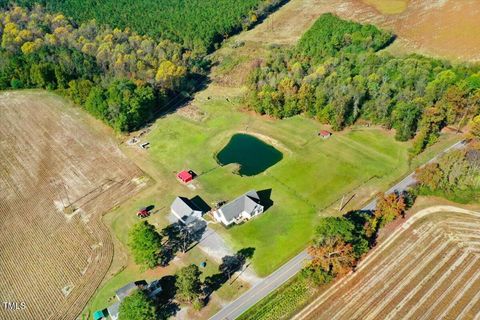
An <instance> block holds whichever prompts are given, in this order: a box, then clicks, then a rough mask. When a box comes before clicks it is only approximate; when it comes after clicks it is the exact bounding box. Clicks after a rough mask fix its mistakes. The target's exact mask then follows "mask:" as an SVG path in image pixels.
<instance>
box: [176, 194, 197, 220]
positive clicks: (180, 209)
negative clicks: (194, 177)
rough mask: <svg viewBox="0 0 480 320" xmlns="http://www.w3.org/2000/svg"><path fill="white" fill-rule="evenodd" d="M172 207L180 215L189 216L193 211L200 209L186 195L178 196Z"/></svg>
mask: <svg viewBox="0 0 480 320" xmlns="http://www.w3.org/2000/svg"><path fill="white" fill-rule="evenodd" d="M170 208H171V209H172V210H173V211H175V212H176V213H177V214H178V215H179V216H180V217H184V216H187V217H188V216H190V215H191V214H192V212H193V211H199V210H198V208H197V207H195V205H194V204H193V203H192V202H191V201H190V200H188V199H187V198H184V197H176V198H175V200H174V201H173V203H172V205H171V207H170Z"/></svg>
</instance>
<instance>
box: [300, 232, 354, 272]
mask: <svg viewBox="0 0 480 320" xmlns="http://www.w3.org/2000/svg"><path fill="white" fill-rule="evenodd" d="M308 254H309V255H310V256H311V257H312V260H311V266H312V267H315V268H320V269H322V270H324V271H326V272H327V273H329V274H330V275H332V276H333V277H336V276H342V275H344V274H346V273H348V272H349V271H350V270H351V269H352V267H353V266H354V265H355V260H356V259H355V255H354V252H353V248H352V245H351V244H349V243H346V242H345V241H344V240H343V239H341V238H340V237H336V236H334V237H329V238H326V239H325V240H323V241H322V242H316V243H315V244H314V245H312V246H310V247H309V248H308Z"/></svg>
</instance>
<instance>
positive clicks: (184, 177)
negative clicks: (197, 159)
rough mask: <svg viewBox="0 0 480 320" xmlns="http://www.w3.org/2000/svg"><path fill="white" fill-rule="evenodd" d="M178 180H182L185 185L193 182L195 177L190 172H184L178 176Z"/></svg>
mask: <svg viewBox="0 0 480 320" xmlns="http://www.w3.org/2000/svg"><path fill="white" fill-rule="evenodd" d="M177 178H178V179H180V180H182V181H183V182H184V183H187V182H190V181H192V180H193V175H192V174H191V173H190V172H188V171H186V170H183V171H181V172H179V173H178V174H177Z"/></svg>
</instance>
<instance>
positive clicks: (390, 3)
mask: <svg viewBox="0 0 480 320" xmlns="http://www.w3.org/2000/svg"><path fill="white" fill-rule="evenodd" d="M363 1H364V2H365V3H366V4H369V5H371V6H373V7H375V9H377V10H378V11H380V12H381V13H383V14H399V13H402V12H403V11H405V10H406V9H407V7H408V3H409V0H363Z"/></svg>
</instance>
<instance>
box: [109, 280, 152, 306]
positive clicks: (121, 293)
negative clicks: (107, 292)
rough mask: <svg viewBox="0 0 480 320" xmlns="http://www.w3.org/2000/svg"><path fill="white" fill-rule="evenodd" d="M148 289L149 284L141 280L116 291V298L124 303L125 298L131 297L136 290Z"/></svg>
mask: <svg viewBox="0 0 480 320" xmlns="http://www.w3.org/2000/svg"><path fill="white" fill-rule="evenodd" d="M147 287H148V282H147V281H145V280H139V281H135V282H130V283H129V284H127V285H125V286H123V287H121V288H120V289H118V290H117V291H115V296H116V297H117V299H118V301H122V300H123V299H125V297H127V296H129V295H130V294H131V293H132V292H133V291H134V290H135V289H139V290H145V289H146V288H147Z"/></svg>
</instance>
